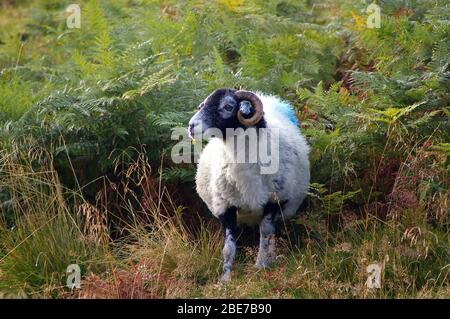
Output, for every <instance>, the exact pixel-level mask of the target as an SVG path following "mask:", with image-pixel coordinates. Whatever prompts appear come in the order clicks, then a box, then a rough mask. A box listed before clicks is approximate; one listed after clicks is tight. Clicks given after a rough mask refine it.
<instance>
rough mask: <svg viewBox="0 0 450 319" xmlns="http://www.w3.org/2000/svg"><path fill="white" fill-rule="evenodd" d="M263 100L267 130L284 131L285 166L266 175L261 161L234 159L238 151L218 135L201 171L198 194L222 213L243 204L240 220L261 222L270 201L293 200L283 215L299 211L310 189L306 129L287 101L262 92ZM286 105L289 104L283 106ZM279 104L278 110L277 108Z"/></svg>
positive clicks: (281, 151)
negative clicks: (292, 116) (291, 115)
mask: <svg viewBox="0 0 450 319" xmlns="http://www.w3.org/2000/svg"><path fill="white" fill-rule="evenodd" d="M256 94H257V95H258V96H259V98H260V99H261V101H262V103H263V108H264V118H265V120H266V123H267V128H269V129H270V128H278V129H279V169H278V171H277V172H276V173H274V174H270V175H267V174H266V175H265V174H261V165H260V163H233V162H232V161H231V159H232V158H233V150H230V149H229V147H228V145H227V143H225V141H223V140H222V139H219V138H212V139H211V140H210V141H209V143H208V145H207V146H206V147H205V148H204V150H203V152H202V154H201V155H200V159H199V163H198V169H197V174H196V186H197V192H198V194H199V195H200V197H201V198H202V199H203V201H204V202H205V203H206V204H207V206H208V208H209V209H210V210H211V212H212V213H213V214H214V215H215V216H216V217H218V216H220V215H221V214H223V213H224V212H225V211H226V209H227V208H229V207H231V206H235V207H237V208H238V222H240V223H249V224H253V223H255V222H259V221H260V220H261V218H262V215H263V207H264V205H265V204H267V203H268V202H276V201H277V200H279V201H280V202H284V201H287V203H286V205H285V207H284V208H283V211H282V214H283V217H285V218H289V217H292V216H293V215H295V213H296V212H297V209H298V208H299V206H300V204H301V203H302V201H303V200H304V198H305V196H306V194H305V193H306V191H307V190H308V187H309V180H310V171H309V159H308V153H309V146H308V144H307V143H306V140H305V138H304V137H303V135H302V134H301V132H300V129H299V128H298V127H297V126H296V125H295V124H294V123H293V122H292V119H290V118H289V116H287V115H286V114H285V112H283V110H281V109H282V108H283V109H284V111H285V105H286V102H284V101H282V100H280V99H279V98H278V97H275V96H270V95H264V94H262V93H259V92H257V93H256ZM280 104H284V106H283V105H280ZM277 106H278V110H277Z"/></svg>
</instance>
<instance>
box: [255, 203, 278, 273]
mask: <svg viewBox="0 0 450 319" xmlns="http://www.w3.org/2000/svg"><path fill="white" fill-rule="evenodd" d="M279 217H280V206H279V204H277V203H268V204H266V206H265V207H264V217H263V219H262V220H261V222H260V224H259V251H258V257H257V258H256V264H255V266H256V267H257V268H266V267H267V266H269V265H270V264H271V263H273V262H274V261H275V258H276V247H275V222H276V220H278V219H279Z"/></svg>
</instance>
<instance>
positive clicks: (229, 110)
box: [223, 104, 233, 112]
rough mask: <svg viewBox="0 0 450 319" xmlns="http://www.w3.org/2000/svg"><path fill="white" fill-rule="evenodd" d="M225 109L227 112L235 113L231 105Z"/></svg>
mask: <svg viewBox="0 0 450 319" xmlns="http://www.w3.org/2000/svg"><path fill="white" fill-rule="evenodd" d="M223 108H224V109H225V111H227V112H231V111H233V105H230V104H226V105H225V106H224V107H223Z"/></svg>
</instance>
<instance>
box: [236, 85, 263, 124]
mask: <svg viewBox="0 0 450 319" xmlns="http://www.w3.org/2000/svg"><path fill="white" fill-rule="evenodd" d="M235 94H236V97H237V98H238V99H240V100H247V101H250V103H251V104H252V107H253V110H254V114H253V116H252V117H251V118H249V119H246V118H245V117H244V115H243V114H242V112H241V111H240V110H239V111H238V112H237V118H238V121H239V122H240V123H241V124H243V125H245V126H252V125H255V124H256V123H258V122H259V120H261V118H262V117H263V115H264V111H263V104H262V102H261V100H260V99H259V97H258V96H257V95H256V94H255V93H253V92H249V91H242V90H240V91H236V93H235Z"/></svg>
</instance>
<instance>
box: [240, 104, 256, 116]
mask: <svg viewBox="0 0 450 319" xmlns="http://www.w3.org/2000/svg"><path fill="white" fill-rule="evenodd" d="M239 111H241V113H242V114H243V115H250V114H251V113H252V112H253V106H252V103H250V102H249V101H246V100H243V101H241V102H240V103H239Z"/></svg>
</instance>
